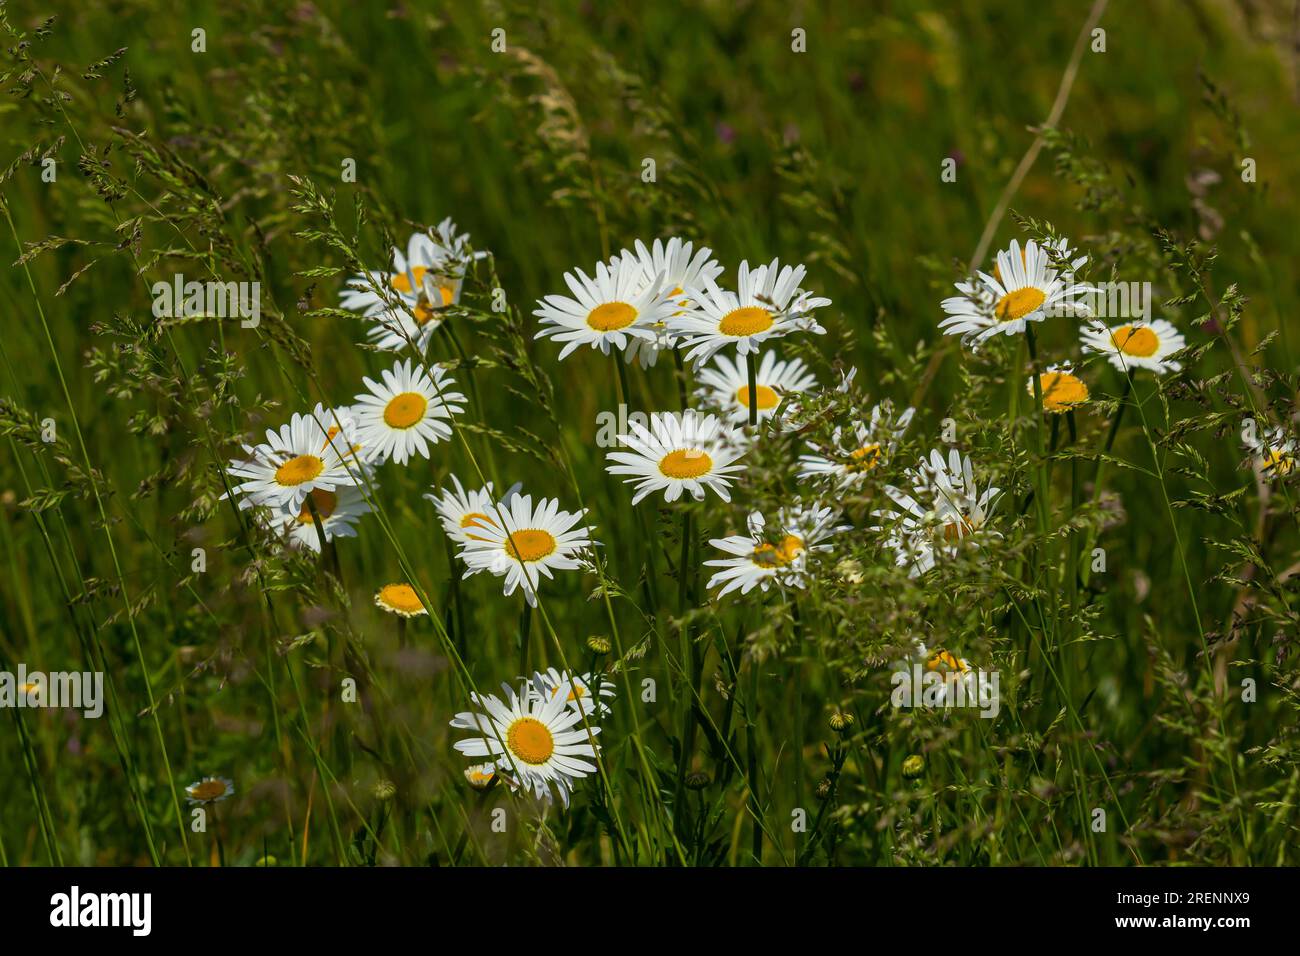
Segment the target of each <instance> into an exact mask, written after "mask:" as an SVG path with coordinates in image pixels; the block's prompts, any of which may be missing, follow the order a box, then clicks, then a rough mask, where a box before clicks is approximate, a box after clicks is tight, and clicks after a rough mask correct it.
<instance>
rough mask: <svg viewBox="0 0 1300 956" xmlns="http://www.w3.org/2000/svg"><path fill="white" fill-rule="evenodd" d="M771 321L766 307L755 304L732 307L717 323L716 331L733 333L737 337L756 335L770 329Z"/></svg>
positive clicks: (724, 333) (727, 333) (770, 314)
mask: <svg viewBox="0 0 1300 956" xmlns="http://www.w3.org/2000/svg"><path fill="white" fill-rule="evenodd" d="M773 321H774V320H773V318H772V313H771V312H769V311H767V309H764V308H761V307H759V306H757V305H747V306H744V307H743V308H739V309H732V310H731V311H730V312H728V313H727V314H726V315H724V316H723V317H722V321H721V322H719V323H718V331H719V332H721V333H722V334H723V335H734V336H736V337H737V338H739V337H742V336H746V335H757V334H758V333H759V332H766V331H767V330H768V329H770V328H771V327H772V322H773Z"/></svg>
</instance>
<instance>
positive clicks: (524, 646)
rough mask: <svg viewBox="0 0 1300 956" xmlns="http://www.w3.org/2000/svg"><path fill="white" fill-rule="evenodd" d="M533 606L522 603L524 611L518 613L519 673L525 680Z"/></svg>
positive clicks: (526, 602)
mask: <svg viewBox="0 0 1300 956" xmlns="http://www.w3.org/2000/svg"><path fill="white" fill-rule="evenodd" d="M532 611H533V606H532V605H531V604H529V603H528V601H527V600H525V601H524V609H523V610H522V611H520V612H519V673H520V674H521V675H522V676H523V677H524V678H525V679H527V677H528V644H529V631H530V630H532V623H533V614H532Z"/></svg>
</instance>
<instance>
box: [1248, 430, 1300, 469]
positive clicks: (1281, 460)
mask: <svg viewBox="0 0 1300 956" xmlns="http://www.w3.org/2000/svg"><path fill="white" fill-rule="evenodd" d="M1243 439H1244V440H1245V444H1246V447H1247V448H1249V449H1250V450H1251V451H1252V452H1254V453H1255V467H1256V468H1258V469H1259V470H1260V473H1261V474H1263V475H1265V476H1267V477H1269V478H1274V477H1276V478H1283V477H1286V476H1287V475H1289V474H1291V472H1293V471H1294V470H1295V468H1296V455H1297V446H1296V441H1295V439H1294V438H1291V437H1290V436H1288V435H1287V433H1286V431H1285V429H1283V428H1282V427H1281V426H1274V427H1273V428H1270V429H1269V430H1268V431H1267V432H1266V433H1265V435H1264V437H1263V438H1262V439H1261V438H1259V437H1258V436H1256V435H1255V430H1254V428H1251V429H1250V430H1249V431H1248V432H1243Z"/></svg>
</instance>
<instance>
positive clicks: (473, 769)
mask: <svg viewBox="0 0 1300 956" xmlns="http://www.w3.org/2000/svg"><path fill="white" fill-rule="evenodd" d="M465 780H466V781H467V782H468V783H469V785H470V786H471V787H473V788H474V789H475V790H486V789H487V788H488V787H490V786H492V784H494V783H496V782H497V768H496V767H494V766H492V764H490V763H472V764H470V765H469V766H468V767H466V768H465Z"/></svg>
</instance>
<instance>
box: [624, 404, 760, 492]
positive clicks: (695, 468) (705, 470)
mask: <svg viewBox="0 0 1300 956" xmlns="http://www.w3.org/2000/svg"><path fill="white" fill-rule="evenodd" d="M628 427H629V428H630V429H631V434H627V435H620V436H618V440H619V443H620V444H621V445H622V446H624V447H627V448H629V449H630V451H611V452H608V453H606V455H605V457H606V458H608V459H609V461H610V462H612V463H613V464H609V465H606V466H605V470H606V471H608V472H609V473H610V474H611V475H628V476H630V477H628V478H627V479H625V480H626V481H627V482H628V483H632V482H635V483H636V493H635V494H634V495H633V496H632V504H634V505H635V504H637V503H638V502H640V501H641V499H642V498H644V497H645V496H646V495H648V494H651V493H652V492H656V491H662V492H663V493H664V500H665V501H676V500H677V499H678V498H680V497H681V495H682V492H683V491H686V492H688V493H689V494H690V495H691V496H692V497H693V498H695V500H696V501H700V500H703V498H704V492H705V489H706V488H709V489H712V490H713V492H714V493H715V494H717V495H718V497H720V498H721V499H722V500H723V501H730V500H731V492H730V491H729V490H728V485H729V484H730V483H731V481H732V480H733V476H734V475H735V473H736V472H738V471H740V470H741V466H740V465H736V464H733V462H735V461H736V459H738V458H739V457H740V456H741V454H743V452H741V451H740V450H739V449H738V448H737V446H736V442H735V438H734V433H733V430H732V429H730V428H728V427H727V426H726V425H724V424H722V423H721V422H720V421H718V419H717V418H715V417H714V416H713V415H704V416H701V415H700V414H699V413H698V412H696V411H695V409H693V408H688V409H686V411H684V412H682V413H681V414H678V413H676V412H655V413H654V414H652V415H651V416H650V428H649V429H646V428H644V427H642V426H641V425H640V424H638V423H637V422H634V421H629V422H628Z"/></svg>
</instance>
